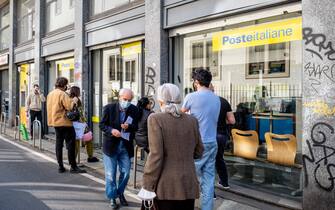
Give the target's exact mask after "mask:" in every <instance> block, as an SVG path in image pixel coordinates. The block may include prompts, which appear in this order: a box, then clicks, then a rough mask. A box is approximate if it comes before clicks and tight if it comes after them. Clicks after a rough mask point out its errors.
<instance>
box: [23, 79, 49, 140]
mask: <svg viewBox="0 0 335 210" xmlns="http://www.w3.org/2000/svg"><path fill="white" fill-rule="evenodd" d="M44 102H45V97H44V95H43V93H41V91H40V87H39V85H38V84H37V83H35V84H34V85H33V90H32V91H31V92H30V93H29V95H28V97H27V100H26V115H27V117H28V116H30V136H31V138H33V132H34V131H33V122H34V120H35V119H37V120H38V121H40V122H41V126H42V127H41V135H42V136H41V138H42V137H43V136H44V129H43V123H42V103H44Z"/></svg>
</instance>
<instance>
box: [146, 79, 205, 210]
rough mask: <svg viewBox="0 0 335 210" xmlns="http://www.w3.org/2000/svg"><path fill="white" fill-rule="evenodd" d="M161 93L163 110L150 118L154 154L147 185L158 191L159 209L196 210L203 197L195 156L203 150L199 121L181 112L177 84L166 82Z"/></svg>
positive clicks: (150, 138) (150, 189) (153, 190)
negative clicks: (178, 105)
mask: <svg viewBox="0 0 335 210" xmlns="http://www.w3.org/2000/svg"><path fill="white" fill-rule="evenodd" d="M157 94H158V95H157V100H158V102H159V104H160V107H161V111H162V112H161V113H156V114H151V115H150V116H149V119H148V137H149V148H150V153H149V156H148V159H147V162H146V165H145V168H144V175H143V188H144V189H145V190H147V191H151V192H155V193H156V195H157V197H156V199H155V206H156V207H157V208H158V209H159V210H165V209H169V210H178V209H180V210H193V209H194V200H195V199H197V198H198V197H199V183H198V180H197V175H196V171H195V165H194V159H197V158H200V157H201V155H202V152H203V145H202V143H201V139H200V133H199V127H198V122H197V120H196V119H195V118H194V117H192V116H190V115H187V114H184V113H181V112H180V111H179V108H178V107H177V104H179V103H180V102H181V99H180V92H179V88H178V87H177V86H176V85H173V84H164V85H162V86H160V87H159V88H158V90H157Z"/></svg>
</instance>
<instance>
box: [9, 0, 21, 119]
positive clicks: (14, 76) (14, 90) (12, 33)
mask: <svg viewBox="0 0 335 210" xmlns="http://www.w3.org/2000/svg"><path fill="white" fill-rule="evenodd" d="M15 11H16V1H15V0H10V1H9V15H10V23H9V24H10V25H9V37H10V39H9V69H8V75H9V76H8V77H9V107H8V109H9V110H8V114H9V116H8V120H9V122H8V123H9V125H13V124H14V122H15V116H16V115H17V114H19V113H17V111H18V106H17V105H18V104H17V101H18V99H19V98H18V93H19V81H18V72H17V68H16V65H15V63H14V48H15V46H16V21H15V20H16V12H15Z"/></svg>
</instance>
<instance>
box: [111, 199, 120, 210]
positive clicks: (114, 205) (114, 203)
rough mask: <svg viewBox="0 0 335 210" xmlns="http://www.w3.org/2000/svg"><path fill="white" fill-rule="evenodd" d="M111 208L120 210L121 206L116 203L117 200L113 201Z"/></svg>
mask: <svg viewBox="0 0 335 210" xmlns="http://www.w3.org/2000/svg"><path fill="white" fill-rule="evenodd" d="M110 205H111V207H112V209H114V210H115V209H118V208H119V205H118V204H117V203H116V200H115V199H111V204H110Z"/></svg>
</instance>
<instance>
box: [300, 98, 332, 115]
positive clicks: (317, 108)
mask: <svg viewBox="0 0 335 210" xmlns="http://www.w3.org/2000/svg"><path fill="white" fill-rule="evenodd" d="M304 107H305V108H308V109H311V110H312V113H313V114H317V115H319V116H322V117H332V116H334V115H335V106H330V105H329V104H328V103H327V102H325V101H322V100H316V101H310V102H305V103H304Z"/></svg>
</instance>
